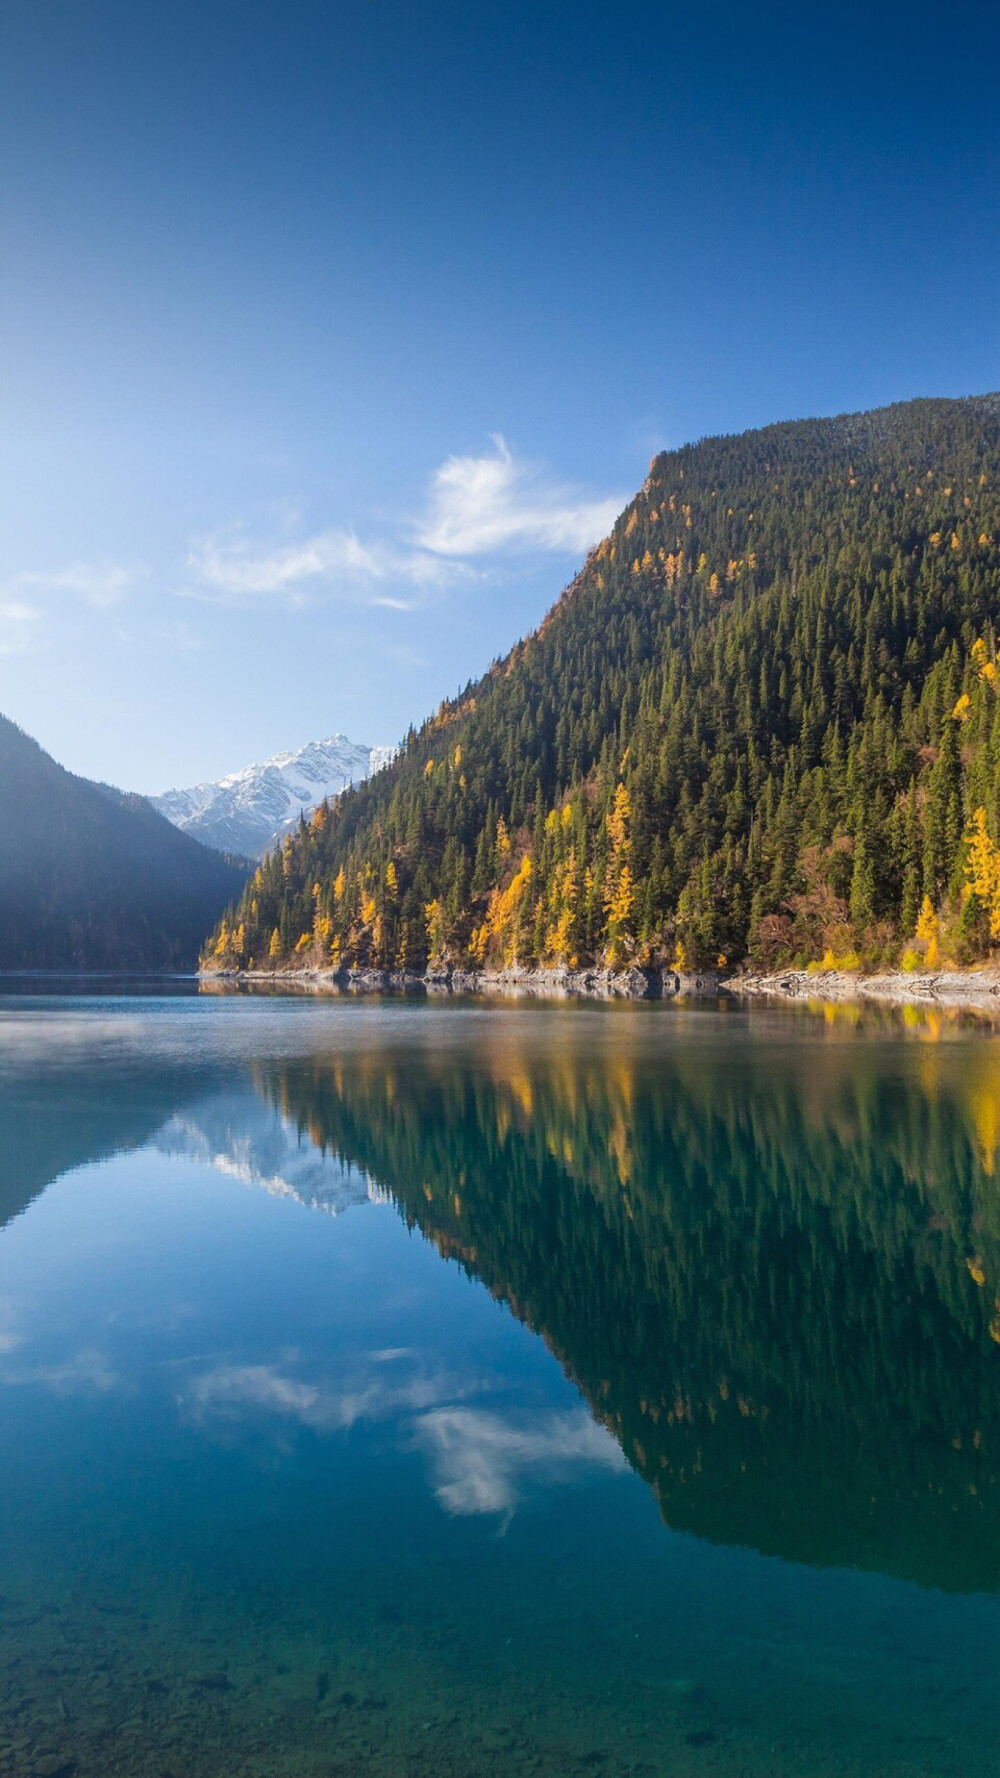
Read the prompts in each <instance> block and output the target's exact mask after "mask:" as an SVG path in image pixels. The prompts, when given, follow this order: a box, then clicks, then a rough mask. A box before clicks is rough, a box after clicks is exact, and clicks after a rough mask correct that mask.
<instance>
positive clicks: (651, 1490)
mask: <svg viewBox="0 0 1000 1778" xmlns="http://www.w3.org/2000/svg"><path fill="white" fill-rule="evenodd" d="M998 1145H1000V1044H998V1042H997V1039H996V1037H995V1036H994V1035H993V1034H992V1032H991V1031H990V1030H989V1029H987V1028H984V1027H978V1026H969V1025H966V1024H964V1023H963V1022H962V1021H960V1020H958V1019H953V1020H951V1021H949V1020H947V1019H944V1018H942V1016H941V1015H934V1014H926V1015H925V1014H909V1015H908V1016H907V1018H905V1019H904V1018H902V1017H900V1018H898V1019H897V1018H894V1017H888V1016H886V1017H883V1018H880V1019H877V1020H876V1019H871V1018H868V1017H865V1018H860V1019H859V1018H857V1016H856V1015H854V1014H850V1013H845V1012H844V1011H843V1010H841V1011H839V1012H836V1011H832V1010H831V1009H826V1010H825V1011H824V1010H823V1009H821V1008H820V1009H779V1010H770V1009H767V1008H764V1007H760V1006H755V1007H750V1008H748V1009H742V1008H738V1007H735V1006H726V1007H715V1006H689V1007H683V1006H642V1005H627V1006H607V1007H605V1006H600V1007H595V1006H571V1005H564V1006H555V1005H552V1006H545V1005H506V1006H504V1005H495V1006H490V1005H485V1004H481V1003H468V1004H462V1003H447V1004H429V1003H427V1002H412V1003H411V1002H401V1001H398V1002H387V1001H386V1002H380V1001H376V1000H362V1001H352V1000H347V999H345V1000H337V999H334V1000H325V999H311V998H303V999H281V998H274V997H266V996H265V997H260V998H257V997H249V996H239V995H236V996H233V997H232V998H227V997H216V996H204V995H202V996H198V995H194V994H192V995H190V996H188V997H184V996H177V995H174V996H171V997H164V998H159V999H155V998H146V997H143V996H141V995H137V996H131V997H127V998H126V997H121V998H106V999H105V998H97V997H94V996H86V995H84V996H79V995H78V996H74V997H72V998H56V997H51V998H41V997H35V996H32V995H20V996H18V997H16V998H13V997H11V998H8V999H6V1000H3V1001H0V1225H2V1226H0V1773H3V1774H4V1775H5V1778H6V1775H7V1774H10V1775H11V1778H21V1774H25V1775H27V1774H34V1775H36V1778H52V1775H53V1774H55V1773H59V1772H62V1773H66V1774H69V1773H78V1774H81V1775H83V1774H93V1775H94V1778H97V1775H99V1774H100V1775H104V1774H118V1773H121V1774H126V1773H128V1774H142V1775H143V1778H145V1775H146V1774H149V1775H150V1778H153V1775H155V1778H209V1775H212V1778H216V1775H218V1778H223V1775H225V1778H234V1775H239V1774H247V1775H249V1774H254V1775H261V1778H263V1775H264V1774H296V1775H298V1774H301V1775H302V1778H313V1775H316V1778H320V1775H323V1778H328V1775H332V1774H340V1775H343V1778H346V1775H348V1774H379V1775H384V1778H390V1775H391V1778H404V1775H405V1778H437V1775H439V1774H441V1775H449V1778H450V1775H451V1774H454V1775H455V1778H480V1775H482V1774H501V1773H502V1774H508V1773H510V1774H521V1773H537V1774H543V1775H546V1774H569V1773H577V1774H587V1773H598V1774H605V1775H608V1778H612V1775H613V1778H620V1775H623V1774H636V1775H638V1774H648V1775H650V1778H654V1775H655V1778H660V1775H663V1778H666V1775H667V1774H671V1775H674V1774H677V1775H681V1778H686V1775H687V1774H717V1775H724V1778H764V1775H765V1774H766V1775H772V1774H774V1775H776V1778H786V1775H788V1778H791V1775H793V1774H794V1775H796V1778H805V1775H806V1774H808V1775H809V1778H826V1775H827V1774H830V1775H833V1774H838V1775H844V1774H858V1775H860V1774H865V1775H866V1778H868V1775H872V1774H899V1775H900V1778H902V1775H903V1774H906V1775H907V1778H911V1775H914V1774H938V1773H941V1774H944V1773H954V1774H962V1775H963V1778H965V1775H968V1774H972V1773H982V1774H990V1773H995V1772H1000V1754H998V1751H997V1737H996V1722H997V1707H998V1703H1000V1687H998V1675H997V1652H996V1651H997V1648H998V1639H1000V1604H998V1589H1000V1537H998V1528H1000V1513H998V1508H1000V1182H998V1178H997V1158H998V1157H997V1149H998Z"/></svg>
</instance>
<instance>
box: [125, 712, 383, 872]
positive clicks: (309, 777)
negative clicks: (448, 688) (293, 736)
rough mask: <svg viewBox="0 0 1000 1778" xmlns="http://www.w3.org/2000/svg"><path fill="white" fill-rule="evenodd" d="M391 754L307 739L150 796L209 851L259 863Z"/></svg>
mask: <svg viewBox="0 0 1000 1778" xmlns="http://www.w3.org/2000/svg"><path fill="white" fill-rule="evenodd" d="M394 751H395V749H394V748H392V747H365V746H362V745H361V744H360V743H359V742H357V741H350V740H348V738H347V736H346V735H330V736H329V738H328V739H327V740H325V741H310V742H308V743H307V744H306V746H305V747H300V748H299V749H298V751H297V752H295V753H275V754H274V755H273V756H272V758H270V759H265V760H262V761H261V762H260V763H259V764H257V765H250V766H244V767H243V768H242V770H241V771H238V772H231V773H230V774H229V776H228V777H226V778H219V779H216V780H214V781H213V782H211V783H207V784H194V785H192V786H191V788H190V789H188V790H167V791H165V792H164V794H163V795H162V796H151V797H150V798H149V801H150V802H151V803H152V805H153V807H154V809H158V810H159V812H160V814H161V815H165V816H166V818H167V820H168V821H172V822H173V824H174V826H175V827H179V828H181V829H182V830H183V831H184V832H185V833H189V834H191V835H192V836H193V838H194V839H197V840H201V841H203V842H204V844H205V845H207V846H215V847H217V848H218V849H219V850H220V851H222V852H239V853H241V854H243V855H244V856H246V857H250V858H260V857H263V855H264V853H265V852H267V851H269V850H270V848H271V847H272V846H273V845H275V844H276V842H277V841H278V840H280V839H281V838H282V836H283V835H284V834H285V833H287V832H288V831H289V829H290V828H292V827H294V826H295V825H296V823H297V822H298V820H299V817H300V816H301V815H305V816H306V817H307V818H308V816H309V815H310V814H311V813H312V811H313V809H315V808H316V806H317V804H318V803H321V802H323V801H324V799H325V798H326V797H329V796H339V794H340V792H341V791H342V790H346V789H347V786H348V785H349V784H357V783H358V782H359V781H360V780H361V779H362V778H368V777H370V776H371V774H372V773H373V772H377V771H380V770H381V768H382V767H383V766H384V765H388V763H389V761H390V760H391V759H392V756H393V753H394Z"/></svg>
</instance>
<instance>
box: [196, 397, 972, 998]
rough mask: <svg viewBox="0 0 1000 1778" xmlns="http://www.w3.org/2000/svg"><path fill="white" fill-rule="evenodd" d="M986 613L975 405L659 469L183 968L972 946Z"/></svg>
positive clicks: (676, 459)
mask: <svg viewBox="0 0 1000 1778" xmlns="http://www.w3.org/2000/svg"><path fill="white" fill-rule="evenodd" d="M998 612H1000V395H988V396H983V397H977V398H972V399H968V400H960V401H950V400H947V401H946V400H923V401H915V402H909V403H906V404H905V405H900V406H897V407H890V408H885V409H881V410H879V411H876V412H872V413H868V414H858V415H850V416H843V417H840V418H837V419H831V420H809V421H796V422H791V423H788V424H783V425H776V426H771V427H768V428H765V429H764V430H762V431H757V432H751V433H746V434H744V435H743V436H741V437H728V438H711V439H705V440H702V441H701V442H700V443H697V444H693V445H689V446H686V447H684V448H683V449H681V450H676V451H669V452H665V453H664V454H662V455H660V456H658V457H656V458H655V459H654V461H653V463H652V465H651V467H650V471H649V475H648V477H647V479H646V482H645V483H644V485H643V487H642V489H641V490H640V492H639V493H638V494H637V495H636V497H635V499H634V500H633V501H632V502H631V504H630V505H629V506H628V507H627V508H626V510H625V511H624V512H623V513H622V515H621V517H620V518H619V520H618V522H617V524H616V525H615V527H614V529H613V531H612V532H611V535H610V536H609V537H608V538H606V539H605V541H604V542H603V543H602V544H601V545H600V546H599V547H598V548H597V549H595V550H594V551H593V552H592V554H591V555H590V557H589V558H588V560H587V562H586V564H585V566H584V567H583V568H582V570H581V571H580V573H579V574H578V575H577V577H576V578H575V580H574V581H573V582H572V584H571V585H570V586H569V587H568V588H567V589H566V591H565V592H564V593H563V594H562V596H561V598H560V599H559V600H558V602H557V603H556V605H555V606H554V607H553V609H552V610H551V611H550V612H549V614H548V616H547V617H546V618H545V619H544V621H543V622H542V624H541V625H540V627H539V628H538V630H537V631H536V632H535V633H534V634H532V635H530V636H529V637H527V638H526V639H525V640H524V641H522V642H519V643H518V644H517V646H516V647H515V648H513V649H512V651H511V652H510V654H509V655H508V656H507V657H506V658H505V659H503V660H500V661H496V662H494V663H493V665H492V666H491V667H490V668H489V670H488V671H487V672H486V673H485V674H484V675H483V676H482V678H480V679H478V680H476V681H474V682H470V684H469V685H468V686H467V687H466V689H465V690H464V691H463V692H462V693H461V694H460V695H458V696H456V697H455V699H454V700H452V701H450V702H446V703H444V704H442V705H441V707H440V709H439V710H438V711H437V712H436V713H435V714H434V715H433V716H431V717H430V718H429V719H428V720H427V721H426V722H425V723H424V724H423V726H422V727H421V728H420V729H419V730H411V731H410V733H409V734H408V735H407V737H406V740H405V742H404V743H403V746H402V748H401V749H400V752H399V754H398V756H397V758H396V760H395V762H394V763H393V764H392V765H391V766H390V767H388V768H387V769H386V770H384V771H383V772H381V773H379V774H378V775H377V776H376V777H375V778H373V779H371V780H369V781H368V782H367V783H366V784H363V785H361V786H359V787H357V788H355V789H353V790H350V791H348V792H346V793H345V794H344V795H343V796H341V797H340V798H338V799H337V800H336V802H335V803H332V804H330V805H323V806H322V807H321V808H320V809H318V810H317V811H316V813H315V815H314V816H313V818H312V820H311V821H310V822H309V823H308V824H306V823H303V824H302V825H301V827H300V829H299V831H298V833H297V834H295V835H293V836H291V837H290V838H289V839H288V840H287V841H286V842H285V844H284V846H283V847H282V848H280V849H279V850H277V851H275V852H274V853H272V854H271V855H270V856H269V857H268V858H267V859H266V860H265V861H264V863H263V864H262V865H261V866H260V867H259V868H258V870H257V871H256V873H255V874H254V876H253V877H252V878H251V879H250V882H249V883H248V885H247V888H246V890H245V892H244V894H243V896H242V898H241V899H240V901H239V902H238V904H236V905H235V906H234V907H233V908H231V909H230V910H229V912H228V913H227V915H226V917H225V919H224V920H223V921H222V922H221V923H220V925H219V926H218V928H217V929H216V931H215V932H214V934H213V935H212V937H211V939H210V941H209V944H208V946H207V949H206V960H207V961H209V962H210V963H211V964H213V965H214V966H216V967H223V968H225V967H228V968H237V967H249V966H251V965H254V966H256V967H258V968H269V967H274V966H276V965H281V964H284V963H288V962H292V961H295V960H298V961H300V962H302V963H304V964H309V965H312V966H317V965H322V966H325V967H328V968H329V967H335V966H337V965H338V964H339V965H341V966H373V967H379V968H407V969H414V968H416V969H419V968H422V967H424V966H425V965H427V964H428V963H430V964H442V963H447V962H452V963H455V964H461V965H463V966H470V965H471V966H476V965H481V966H490V967H497V966H503V965H509V964H511V963H514V962H517V963H519V964H525V965H531V964H535V963H537V964H546V963H562V964H570V965H573V964H579V965H583V964H588V965H590V964H605V965H610V966H622V965H624V964H627V963H630V962H635V963H638V964H640V965H647V966H656V965H659V964H673V965H674V966H675V967H677V966H682V965H687V966H689V967H691V966H698V967H704V966H709V965H711V966H716V965H717V966H727V967H728V966H734V965H737V964H739V963H741V962H744V961H745V960H747V959H750V960H752V961H753V962H755V963H757V964H760V965H763V966H765V967H773V966H776V965H784V964H786V963H793V962H797V963H808V962H810V961H820V960H823V959H826V961H827V963H830V962H831V961H833V960H838V961H845V960H846V961H848V962H857V961H858V960H860V961H863V962H865V963H868V964H895V965H898V964H900V963H902V964H903V965H904V966H905V967H915V966H916V965H917V964H927V965H930V966H933V965H935V964H936V963H938V962H939V961H949V960H950V961H955V962H959V963H965V962H971V961H973V960H975V959H977V958H980V957H983V956H985V955H987V954H988V953H989V950H990V947H991V945H993V944H995V943H996V942H998V940H1000V854H998V851H997V841H998V837H1000V775H998V764H1000V677H998V673H997V664H996V658H995V638H994V625H995V622H996V619H997V615H998Z"/></svg>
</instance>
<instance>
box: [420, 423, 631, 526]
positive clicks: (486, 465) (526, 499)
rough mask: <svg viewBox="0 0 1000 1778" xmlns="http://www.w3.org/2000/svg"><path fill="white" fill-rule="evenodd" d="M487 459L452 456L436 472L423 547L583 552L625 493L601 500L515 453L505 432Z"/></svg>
mask: <svg viewBox="0 0 1000 1778" xmlns="http://www.w3.org/2000/svg"><path fill="white" fill-rule="evenodd" d="M492 438H493V446H494V448H493V450H492V451H491V452H489V453H488V454H487V455H486V456H483V457H449V458H447V460H446V461H445V462H444V463H442V464H441V465H440V467H439V468H438V469H436V470H435V471H434V475H433V477H432V479H431V489H430V500H429V503H428V509H427V513H426V515H425V516H424V518H423V519H422V520H421V521H420V523H419V524H418V527H417V541H418V543H419V544H420V545H421V547H422V548H424V549H427V550H431V551H433V552H434V554H436V555H442V556H482V555H497V554H500V553H518V554H523V553H525V552H528V551H532V550H542V551H545V552H549V553H553V554H561V555H581V554H582V553H583V552H584V551H585V550H587V549H589V548H590V547H591V545H592V544H594V543H599V542H600V539H601V538H602V537H603V536H604V535H605V534H606V532H608V531H609V530H610V529H611V526H612V525H613V524H614V522H615V519H616V518H617V517H618V514H619V512H620V511H621V509H622V507H623V506H624V505H625V500H626V496H624V495H618V494H611V495H606V496H604V497H603V498H599V499H595V498H593V497H590V496H588V495H585V494H583V493H581V491H580V490H579V489H578V488H573V487H569V486H567V485H565V484H564V483H562V482H558V481H554V480H553V479H552V478H551V477H550V476H548V475H547V474H546V472H545V471H544V469H542V468H541V466H540V465H538V464H532V463H529V462H526V461H524V460H523V459H520V458H517V457H515V456H514V453H513V452H512V451H511V450H510V449H509V448H508V446H507V443H506V441H505V440H504V439H503V438H502V437H501V436H500V434H499V433H493V434H492Z"/></svg>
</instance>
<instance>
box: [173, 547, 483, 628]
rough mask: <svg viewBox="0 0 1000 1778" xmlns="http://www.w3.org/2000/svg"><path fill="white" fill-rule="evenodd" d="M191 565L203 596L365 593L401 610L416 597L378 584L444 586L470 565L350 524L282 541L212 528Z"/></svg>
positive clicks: (196, 590)
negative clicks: (366, 539) (364, 536)
mask: <svg viewBox="0 0 1000 1778" xmlns="http://www.w3.org/2000/svg"><path fill="white" fill-rule="evenodd" d="M187 567H188V572H189V574H190V575H191V576H192V581H193V584H192V585H191V586H190V587H189V589H188V591H189V592H190V593H191V594H192V595H193V596H194V597H196V598H201V599H209V600H215V601H220V602H232V603H241V602H243V601H245V600H247V599H255V598H261V597H264V598H268V597H269V598H279V599H283V600H285V601H286V602H287V603H288V604H290V605H292V606H302V605H307V604H311V603H313V601H314V600H315V599H316V598H318V597H321V596H323V595H329V594H331V593H333V594H336V593H340V594H355V595H357V594H361V595H362V596H363V597H364V598H365V599H366V602H367V603H369V604H376V605H383V606H388V607H390V608H392V609H393V610H398V611H405V610H409V609H411V608H412V605H413V603H414V601H412V600H408V599H403V598H401V597H399V596H398V595H397V594H393V593H379V592H376V591H375V590H374V589H376V588H378V587H380V586H382V585H384V584H385V583H386V582H390V583H395V584H397V585H398V584H400V583H403V584H405V585H408V586H413V587H417V588H420V589H427V588H431V587H440V586H442V585H444V584H445V583H446V582H448V581H454V580H456V579H458V578H460V577H461V576H462V575H463V573H464V572H465V570H464V569H463V568H462V566H461V565H460V564H458V563H454V562H445V561H438V560H437V559H436V558H435V557H434V556H433V555H431V554H429V553H428V552H427V551H425V550H419V549H411V548H408V547H402V546H400V545H398V544H396V543H393V542H386V541H381V540H376V541H373V542H371V543H363V542H362V541H361V539H360V538H359V537H358V536H357V534H356V533H355V532H354V531H350V530H329V531H321V532H318V533H317V534H316V535H314V536H312V537H304V538H300V539H298V540H296V541H294V542H288V543H278V544H267V543H263V544H262V543H260V542H259V541H255V540H253V539H252V538H249V537H247V536H246V535H245V534H244V533H243V532H240V531H238V532H236V533H235V534H229V535H221V536H220V535H219V534H218V533H210V534H209V535H208V536H206V537H201V538H199V539H197V540H196V542H195V543H194V545H193V546H192V549H191V552H190V555H189V557H188V562H187Z"/></svg>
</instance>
